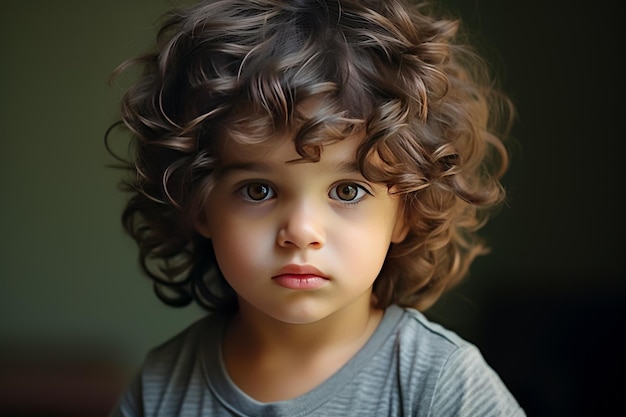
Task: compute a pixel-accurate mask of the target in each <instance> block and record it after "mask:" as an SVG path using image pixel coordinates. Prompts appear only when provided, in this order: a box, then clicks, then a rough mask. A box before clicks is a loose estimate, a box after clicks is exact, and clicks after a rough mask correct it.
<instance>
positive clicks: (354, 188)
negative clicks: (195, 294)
mask: <svg viewBox="0 0 626 417" xmlns="http://www.w3.org/2000/svg"><path fill="white" fill-rule="evenodd" d="M359 143H360V137H357V136H353V137H350V138H347V139H345V140H342V141H340V142H338V143H334V144H331V145H327V146H325V147H324V150H323V151H322V154H321V160H320V161H319V162H316V163H312V162H295V163H287V161H291V160H294V159H298V158H300V157H299V155H298V154H297V153H296V151H295V149H294V145H293V142H292V141H291V140H289V139H280V140H276V141H272V143H271V146H268V145H247V146H246V147H242V146H237V145H229V146H227V147H226V149H225V151H224V155H223V160H222V161H223V166H224V168H225V169H224V173H223V175H221V176H220V177H219V179H218V182H217V185H216V187H215V188H214V190H213V192H212V194H211V196H210V197H209V201H208V204H207V207H206V212H205V216H206V220H204V221H203V222H202V223H201V224H199V225H198V229H199V231H200V233H202V234H203V235H204V236H206V237H208V238H210V239H211V240H212V242H213V247H214V250H215V255H216V257H217V261H218V264H219V266H220V269H221V271H222V273H223V274H224V277H225V278H226V280H227V281H228V283H229V284H230V285H231V286H232V287H233V289H234V290H235V291H236V292H237V294H238V296H239V301H240V307H241V311H244V309H246V310H247V311H249V310H253V311H255V313H263V314H265V315H267V316H269V317H271V318H273V319H276V320H279V321H282V322H286V323H294V324H297V323H302V324H303V323H312V322H315V321H317V320H320V319H323V318H325V317H328V316H330V315H332V314H333V313H335V312H337V311H339V310H340V309H344V308H345V307H350V306H352V307H357V309H360V311H363V310H362V307H363V306H365V305H367V306H369V305H370V298H371V291H372V284H373V282H374V280H375V279H376V277H377V275H378V273H379V271H380V269H381V267H382V265H383V262H384V260H385V256H386V254H387V250H388V248H389V244H390V243H391V242H397V241H400V240H402V239H403V238H404V236H405V235H406V231H405V227H404V225H403V221H402V220H401V210H400V205H399V200H398V198H397V197H394V196H392V195H390V194H389V193H388V190H387V187H386V186H385V185H384V184H375V183H371V182H368V181H367V180H366V179H365V178H364V177H363V176H362V175H361V174H360V172H359V170H358V168H357V167H356V165H355V155H356V150H357V147H358V145H359Z"/></svg>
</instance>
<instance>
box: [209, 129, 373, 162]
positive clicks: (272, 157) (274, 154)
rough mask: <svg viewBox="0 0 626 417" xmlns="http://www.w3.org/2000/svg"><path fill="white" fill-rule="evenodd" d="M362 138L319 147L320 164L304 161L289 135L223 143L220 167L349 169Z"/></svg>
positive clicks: (354, 136) (349, 137) (345, 139)
mask: <svg viewBox="0 0 626 417" xmlns="http://www.w3.org/2000/svg"><path fill="white" fill-rule="evenodd" d="M362 139H363V138H362V135H351V136H348V137H346V138H344V139H341V140H339V141H334V142H329V143H324V144H321V145H319V147H320V159H319V161H313V160H308V159H305V158H303V157H302V156H301V155H300V154H298V152H297V150H296V144H295V142H294V140H293V138H292V137H291V136H290V135H282V136H278V137H274V138H269V139H268V140H266V141H264V142H259V143H251V144H242V143H238V142H235V141H229V142H227V143H225V144H224V146H223V149H222V153H221V158H220V160H221V161H220V165H221V166H222V169H228V168H229V167H233V166H244V165H246V164H251V163H254V164H255V166H267V167H269V166H280V165H291V164H314V165H318V166H319V167H320V168H322V167H323V169H326V167H329V166H341V167H343V168H342V169H344V168H346V167H347V166H350V167H351V168H350V169H351V170H353V169H355V167H356V166H357V165H358V164H357V163H356V159H357V150H358V147H359V145H360V144H361V142H362Z"/></svg>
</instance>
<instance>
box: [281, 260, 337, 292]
mask: <svg viewBox="0 0 626 417" xmlns="http://www.w3.org/2000/svg"><path fill="white" fill-rule="evenodd" d="M272 281H274V282H275V283H276V284H278V285H280V286H281V287H284V288H287V289H290V290H314V289H317V288H320V287H322V286H323V285H325V284H326V283H327V282H328V281H329V278H328V277H327V276H326V275H324V273H323V272H321V271H320V270H319V269H317V268H315V267H313V266H310V265H287V266H285V267H284V268H281V269H280V271H278V274H277V275H274V276H273V277H272Z"/></svg>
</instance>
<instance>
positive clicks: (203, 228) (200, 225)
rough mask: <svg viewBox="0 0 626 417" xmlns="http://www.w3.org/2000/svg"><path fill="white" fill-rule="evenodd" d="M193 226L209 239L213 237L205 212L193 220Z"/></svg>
mask: <svg viewBox="0 0 626 417" xmlns="http://www.w3.org/2000/svg"><path fill="white" fill-rule="evenodd" d="M193 228H194V229H195V230H196V232H198V233H199V234H201V235H202V236H204V237H205V238H207V239H211V230H210V228H209V225H208V222H207V220H206V217H205V216H204V213H203V214H201V215H199V216H198V217H197V218H196V219H195V220H194V222H193Z"/></svg>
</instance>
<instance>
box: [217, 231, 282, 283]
mask: <svg viewBox="0 0 626 417" xmlns="http://www.w3.org/2000/svg"><path fill="white" fill-rule="evenodd" d="M213 230H214V233H213V234H212V241H213V249H214V251H215V256H216V258H217V262H218V265H219V267H220V270H221V271H222V273H223V274H224V277H225V278H226V279H227V280H228V281H229V282H230V281H231V280H237V279H238V277H245V276H249V275H250V273H251V272H252V271H255V270H258V269H259V268H262V267H263V266H264V264H265V263H266V262H267V259H268V257H267V256H263V254H266V253H268V252H267V250H268V248H271V246H272V245H273V238H272V236H271V233H269V232H268V231H267V229H263V228H259V227H258V225H256V226H250V225H246V224H242V223H239V222H229V221H222V222H221V223H220V224H219V225H216V227H214V229H213ZM270 250H271V249H270Z"/></svg>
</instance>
